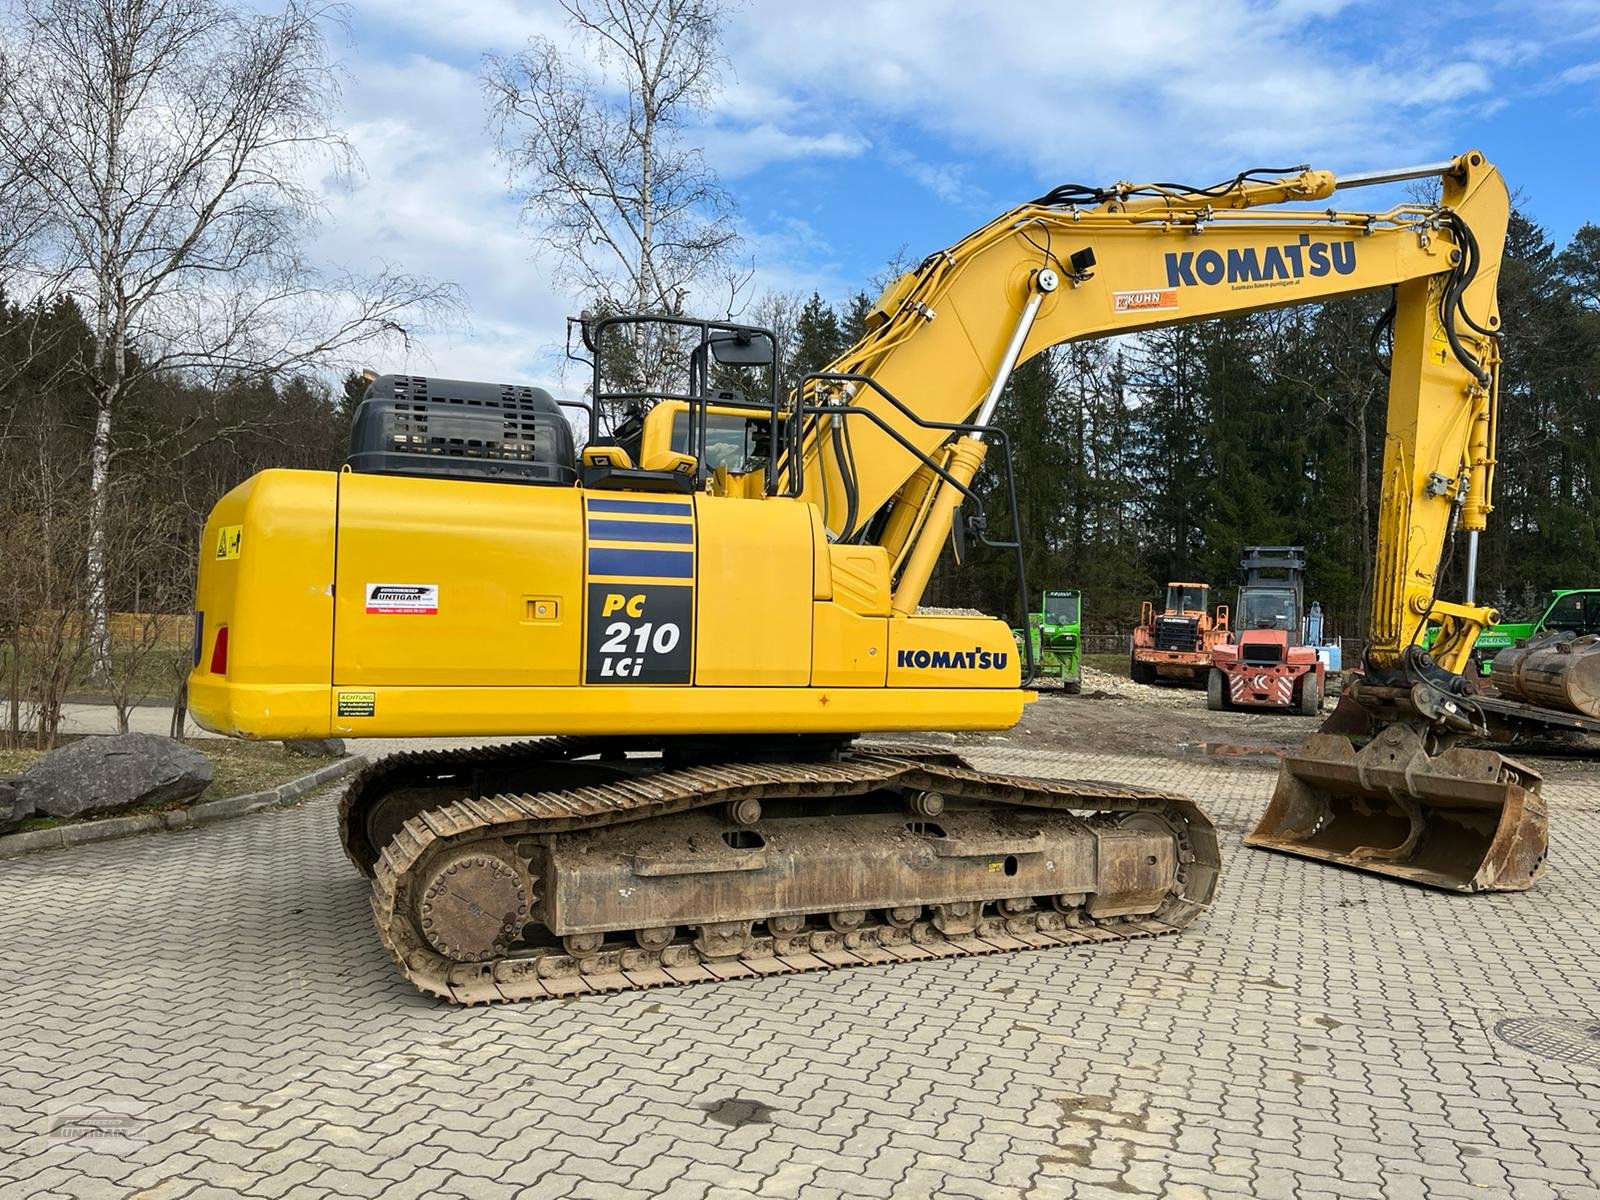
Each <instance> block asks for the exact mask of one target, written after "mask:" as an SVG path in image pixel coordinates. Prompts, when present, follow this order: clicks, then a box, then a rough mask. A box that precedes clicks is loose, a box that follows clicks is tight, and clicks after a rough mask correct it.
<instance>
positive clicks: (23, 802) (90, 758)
mask: <svg viewBox="0 0 1600 1200" xmlns="http://www.w3.org/2000/svg"><path fill="white" fill-rule="evenodd" d="M210 783H211V760H210V759H208V758H207V757H206V756H205V755H204V754H201V753H200V751H198V750H196V749H194V748H193V747H191V746H185V745H184V744H183V743H182V742H175V741H173V740H172V739H171V738H164V737H156V736H155V735H154V734H149V733H123V734H115V735H112V736H108V737H86V738H83V739H81V740H79V741H76V742H71V743H69V744H67V745H65V746H62V747H60V748H59V749H57V750H52V751H51V752H50V753H49V754H46V755H45V756H44V757H43V758H41V759H40V760H39V761H38V762H36V763H34V764H33V766H31V767H29V768H28V769H27V770H26V771H24V772H23V773H22V776H21V778H19V779H18V780H17V791H18V802H19V806H20V807H22V808H23V809H25V813H24V815H27V816H45V817H81V816H92V815H97V814H100V813H112V812H117V811H118V810H120V809H124V808H131V807H133V806H134V805H136V804H166V803H169V802H171V801H174V800H189V799H193V798H194V797H195V796H198V795H199V794H200V793H201V792H203V791H205V790H206V787H207V785H209V784H210Z"/></svg>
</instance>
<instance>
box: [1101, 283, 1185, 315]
mask: <svg viewBox="0 0 1600 1200" xmlns="http://www.w3.org/2000/svg"><path fill="white" fill-rule="evenodd" d="M1177 307H1178V289H1177V288H1151V289H1149V290H1147V291H1143V292H1112V293H1111V311H1112V312H1119V313H1124V312H1155V311H1159V310H1161V309H1164V308H1177Z"/></svg>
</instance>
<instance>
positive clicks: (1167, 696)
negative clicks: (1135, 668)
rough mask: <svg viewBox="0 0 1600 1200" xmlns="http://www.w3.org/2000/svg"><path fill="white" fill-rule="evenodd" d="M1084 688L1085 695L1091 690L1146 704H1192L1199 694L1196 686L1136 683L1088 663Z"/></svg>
mask: <svg viewBox="0 0 1600 1200" xmlns="http://www.w3.org/2000/svg"><path fill="white" fill-rule="evenodd" d="M1083 690H1084V694H1085V695H1087V694H1088V693H1090V692H1101V693H1103V694H1105V695H1107V696H1113V697H1115V698H1117V699H1119V700H1138V701H1140V702H1142V703H1146V704H1171V705H1175V706H1184V707H1187V706H1190V705H1192V704H1193V703H1194V700H1195V696H1196V695H1197V694H1198V693H1197V692H1196V691H1195V689H1194V688H1186V687H1179V686H1177V685H1175V684H1170V683H1162V684H1143V683H1135V682H1133V680H1131V679H1128V678H1126V677H1124V676H1122V675H1111V674H1108V673H1107V672H1105V671H1098V670H1096V669H1095V668H1094V667H1091V666H1089V665H1088V664H1087V663H1085V664H1084V666H1083Z"/></svg>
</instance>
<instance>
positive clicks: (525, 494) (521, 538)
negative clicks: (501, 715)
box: [333, 472, 583, 687]
mask: <svg viewBox="0 0 1600 1200" xmlns="http://www.w3.org/2000/svg"><path fill="white" fill-rule="evenodd" d="M338 478H339V577H338V587H337V590H336V602H335V623H336V633H335V637H334V654H333V671H334V674H333V682H334V683H335V684H340V685H345V686H350V687H370V686H375V685H392V684H401V685H406V686H418V687H420V686H430V685H448V686H454V687H463V686H477V687H508V686H522V687H530V686H544V687H559V686H571V685H573V684H576V683H577V682H578V670H579V667H580V665H581V662H582V656H581V654H580V653H579V649H580V646H581V645H582V640H581V638H582V624H583V610H582V605H581V604H580V603H579V602H578V596H579V587H580V584H581V582H582V572H583V540H582V538H581V537H575V536H574V534H575V533H576V531H577V529H578V526H579V514H580V503H581V501H580V497H579V494H578V492H577V491H575V490H574V489H572V488H543V487H514V486H504V485H500V484H483V483H465V482H460V481H456V480H447V479H404V478H397V477H394V476H389V475H358V474H354V473H351V472H345V473H343V474H341V475H340V476H339V477H338ZM401 530H403V531H404V534H403V536H400V535H398V534H397V531H401ZM407 585H409V586H413V587H423V588H432V589H435V591H434V598H435V599H436V600H437V604H436V605H435V606H433V610H431V611H430V608H429V606H428V605H426V604H421V605H417V606H414V607H408V606H405V605H400V606H396V605H386V604H384V603H383V597H382V596H381V595H379V596H377V597H376V598H375V599H376V603H369V602H368V600H369V593H370V592H371V591H372V589H374V588H383V587H404V586H407ZM538 598H543V599H544V602H545V604H546V606H547V608H549V607H551V606H553V607H554V612H553V613H551V614H549V615H547V616H545V617H543V618H541V617H539V616H538V605H537V603H534V604H533V605H531V606H530V603H529V602H530V601H536V600H537V599H538ZM385 609H387V610H388V611H379V610H385Z"/></svg>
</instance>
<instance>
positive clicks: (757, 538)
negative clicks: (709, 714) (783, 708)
mask: <svg viewBox="0 0 1600 1200" xmlns="http://www.w3.org/2000/svg"><path fill="white" fill-rule="evenodd" d="M695 507H696V510H697V512H698V515H699V524H700V538H699V546H700V551H699V562H698V570H699V578H700V579H702V580H704V581H707V583H709V585H710V586H702V587H701V588H700V589H699V605H700V609H699V615H698V625H699V628H700V630H701V631H702V635H701V636H700V638H699V639H698V645H697V648H696V652H695V674H694V681H695V683H696V684H698V685H701V686H710V687H725V686H728V685H739V684H744V685H752V684H753V685H760V686H768V687H804V686H806V685H807V684H809V683H810V682H811V606H812V592H813V588H812V580H811V571H812V561H813V560H812V553H811V548H812V541H811V539H812V528H811V515H810V507H811V506H810V505H808V504H796V503H795V502H794V501H792V500H771V501H752V500H736V499H731V498H720V497H714V496H701V497H700V498H699V500H698V501H697V503H696V505H695ZM713 581H714V582H713Z"/></svg>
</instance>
